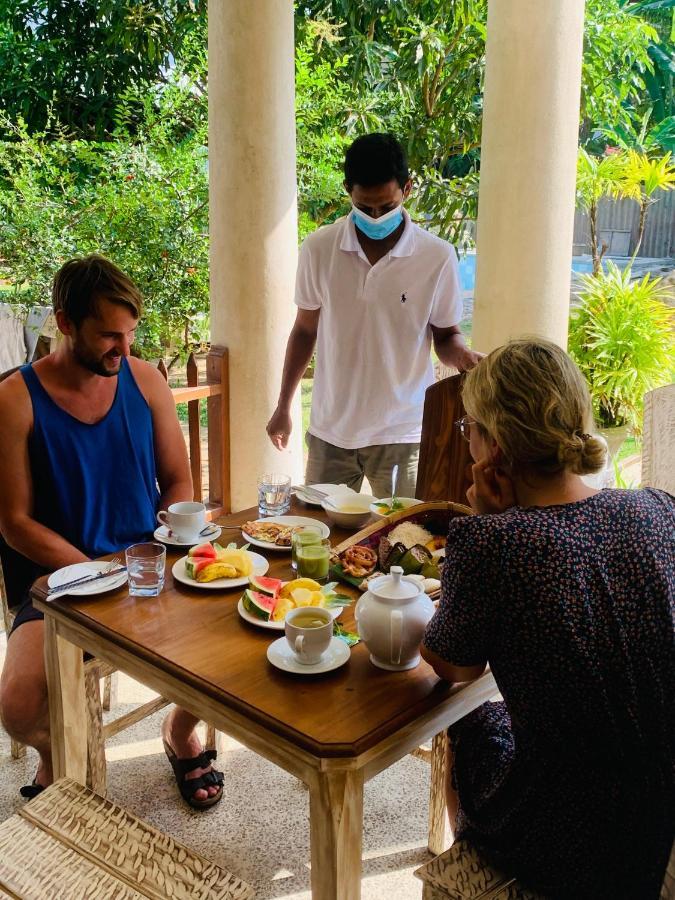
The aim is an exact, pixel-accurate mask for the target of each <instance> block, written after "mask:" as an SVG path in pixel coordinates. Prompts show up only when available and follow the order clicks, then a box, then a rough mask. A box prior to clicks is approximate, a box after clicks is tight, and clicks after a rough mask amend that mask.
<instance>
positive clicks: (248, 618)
mask: <svg viewBox="0 0 675 900" xmlns="http://www.w3.org/2000/svg"><path fill="white" fill-rule="evenodd" d="M308 609H311V607H308ZM343 609H344V606H333V607H331V608H330V609H329V610H328V612H329V613H330V614H331V616H332V617H333V618H334V619H337V617H338V616H339V615H340V613H341V612H342V610H343ZM237 612H238V613H239V615H240V616H241V617H242V619H243V620H244V621H245V622H250V623H251V625H257V626H258V628H267V629H268V630H269V631H283V630H284V628H285V624H284V620H283V619H281V621H279V622H273V621H272V620H271V619H270V620H265V619H259V618H258V616H254V615H252V614H251V613H250V612H249V611H248V610H247V609H246V607H245V606H244V598H243V597H240V598H239V603H237ZM289 612H290V610H289Z"/></svg>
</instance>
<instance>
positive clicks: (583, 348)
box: [569, 262, 675, 430]
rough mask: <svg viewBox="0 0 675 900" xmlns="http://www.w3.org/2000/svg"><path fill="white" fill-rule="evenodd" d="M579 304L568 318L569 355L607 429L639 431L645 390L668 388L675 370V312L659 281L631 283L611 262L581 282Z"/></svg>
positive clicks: (647, 278) (627, 276) (647, 280)
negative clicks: (630, 427) (628, 427)
mask: <svg viewBox="0 0 675 900" xmlns="http://www.w3.org/2000/svg"><path fill="white" fill-rule="evenodd" d="M583 282H584V290H583V291H582V293H581V294H580V299H581V305H580V306H579V307H578V308H577V309H575V310H574V311H573V312H572V315H571V317H570V332H569V351H570V353H571V355H572V357H573V358H574V359H575V361H576V363H577V365H578V366H579V368H580V369H581V371H582V372H583V374H584V376H585V377H586V380H587V381H588V383H589V385H590V389H591V396H592V398H593V404H594V408H595V414H596V417H597V419H598V421H599V422H600V424H601V426H603V427H606V428H608V427H613V426H616V425H623V424H629V425H631V426H632V427H633V429H635V430H639V428H640V418H641V413H642V401H643V397H644V395H645V393H646V392H647V391H650V390H653V389H654V388H657V387H661V386H662V385H664V384H669V383H670V381H671V380H672V377H673V373H674V366H675V356H674V353H673V331H672V328H673V313H672V311H671V310H670V309H669V308H668V306H667V305H666V304H665V303H664V302H663V301H664V300H665V299H666V291H665V289H664V288H663V287H662V285H661V279H658V278H651V277H650V276H649V275H646V276H645V277H644V278H643V279H641V280H639V281H631V272H630V267H628V268H626V269H625V270H624V271H623V272H621V271H620V270H619V269H618V268H617V266H615V265H614V264H613V263H611V262H609V263H608V264H607V272H606V273H603V274H600V275H595V276H594V275H588V276H585V277H584V279H583Z"/></svg>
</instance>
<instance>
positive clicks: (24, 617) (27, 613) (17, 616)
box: [8, 596, 45, 637]
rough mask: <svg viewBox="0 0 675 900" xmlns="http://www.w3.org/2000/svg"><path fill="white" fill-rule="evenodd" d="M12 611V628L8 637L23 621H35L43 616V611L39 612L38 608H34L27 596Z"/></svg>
mask: <svg viewBox="0 0 675 900" xmlns="http://www.w3.org/2000/svg"><path fill="white" fill-rule="evenodd" d="M12 612H13V613H14V622H13V623H12V630H11V631H10V632H9V635H8V637H9V636H10V635H12V634H14V632H15V631H16V629H17V628H18V627H19V625H23V623H24V622H36V621H40V620H41V619H44V617H45V616H44V613H41V612H40V610H39V609H35V607H34V606H33V604H32V603H31V599H30V597H29V596H28V597H26V598H25V600H24V601H23V603H22V604H21V605H20V606H17V607H16V608H15V609H13V610H12Z"/></svg>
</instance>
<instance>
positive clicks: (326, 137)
mask: <svg viewBox="0 0 675 900" xmlns="http://www.w3.org/2000/svg"><path fill="white" fill-rule="evenodd" d="M299 37H300V42H299V43H298V44H297V45H296V51H295V92H296V104H295V107H296V112H295V122H296V135H297V175H298V225H299V236H300V239H301V240H302V239H304V237H305V236H306V235H307V234H308V233H309V232H310V231H313V230H314V229H315V228H317V227H318V226H319V225H321V224H322V223H323V222H325V221H329V220H331V219H332V218H334V217H335V216H336V215H337V214H339V213H340V212H342V207H344V208H345V211H346V208H347V207H348V203H347V202H346V197H345V194H344V190H343V187H342V181H343V175H342V161H343V159H344V151H345V147H346V146H347V144H348V143H349V136H348V135H347V133H346V131H345V129H344V128H343V127H342V126H343V123H344V115H345V109H346V108H347V106H348V103H349V97H348V94H349V92H348V86H347V83H346V81H345V76H344V70H345V68H346V67H347V65H348V60H347V58H346V57H340V56H338V57H335V56H333V55H332V54H331V55H330V56H329V57H328V58H326V55H325V54H324V53H323V50H324V47H325V46H326V45H327V44H328V45H330V44H332V43H335V42H337V41H339V40H340V38H339V34H338V30H337V29H335V28H333V27H332V26H331V25H330V23H320V22H308V23H306V26H305V28H304V29H303V32H302V33H301V35H299Z"/></svg>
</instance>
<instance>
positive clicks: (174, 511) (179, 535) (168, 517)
mask: <svg viewBox="0 0 675 900" xmlns="http://www.w3.org/2000/svg"><path fill="white" fill-rule="evenodd" d="M157 521H158V522H160V523H161V524H162V525H166V527H167V528H168V529H169V531H170V532H171V533H172V535H173V536H174V537H175V538H176V539H177V540H179V541H182V542H183V543H186V544H189V543H190V541H198V540H199V532H200V531H202V530H203V529H204V528H205V527H206V507H205V506H204V504H203V503H197V502H195V501H192V500H190V501H185V502H182V503H172V504H171V506H170V507H169V509H168V510H164V509H162V510H160V511H159V512H158V513H157Z"/></svg>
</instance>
